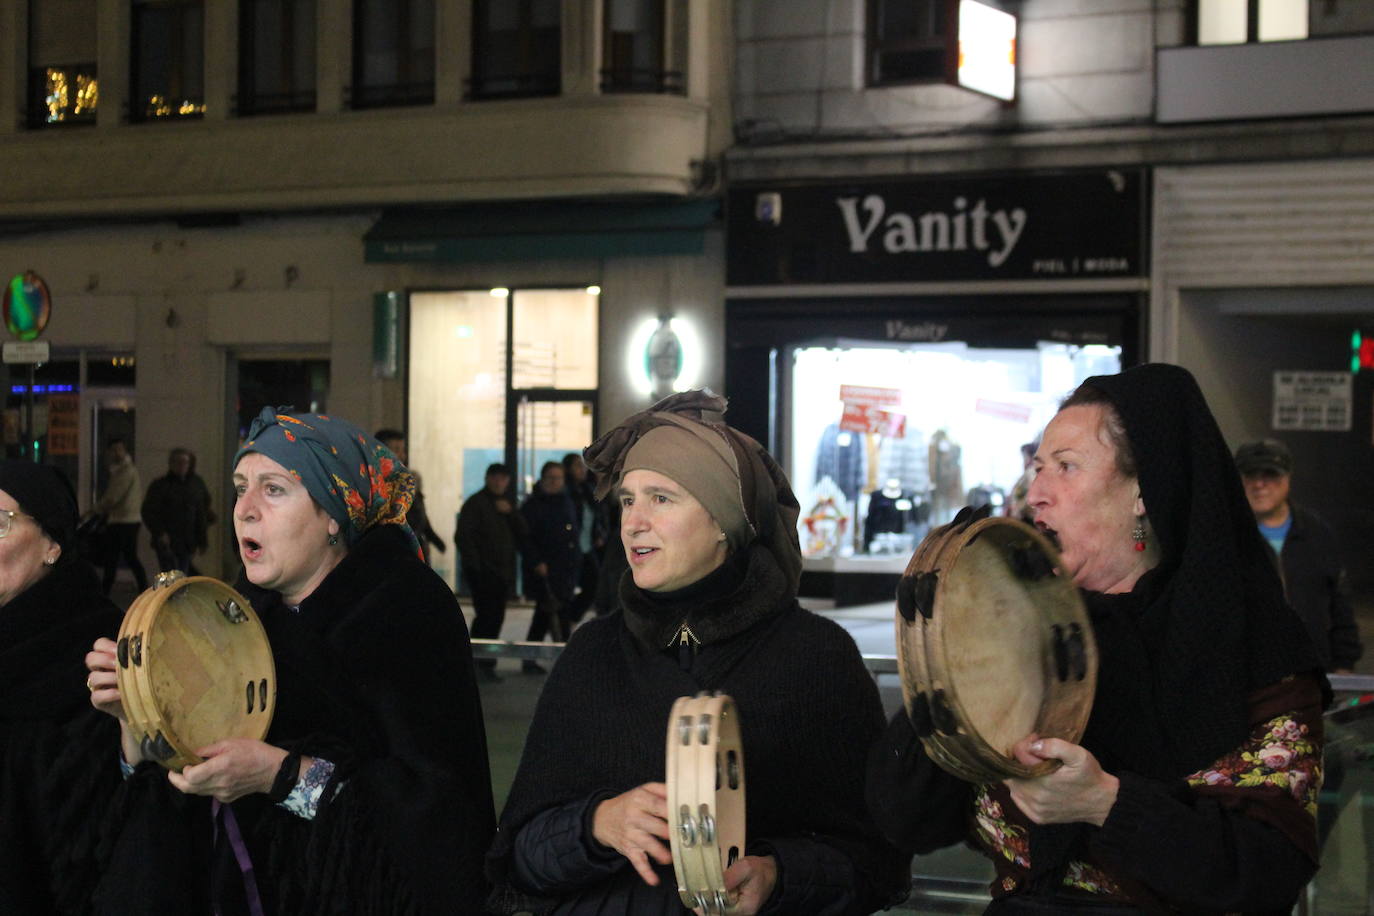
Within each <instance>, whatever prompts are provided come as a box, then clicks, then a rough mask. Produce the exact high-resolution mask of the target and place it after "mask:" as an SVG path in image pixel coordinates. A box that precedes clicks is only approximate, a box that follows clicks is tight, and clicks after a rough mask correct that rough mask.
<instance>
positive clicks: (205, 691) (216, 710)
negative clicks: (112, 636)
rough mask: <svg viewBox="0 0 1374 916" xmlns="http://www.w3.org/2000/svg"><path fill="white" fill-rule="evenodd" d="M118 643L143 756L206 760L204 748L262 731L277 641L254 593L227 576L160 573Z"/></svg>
mask: <svg viewBox="0 0 1374 916" xmlns="http://www.w3.org/2000/svg"><path fill="white" fill-rule="evenodd" d="M116 646H117V651H116V659H117V664H116V667H115V676H116V680H117V684H118V687H119V696H120V701H121V702H122V704H123V706H124V717H125V719H126V720H127V721H128V723H129V727H130V728H131V729H132V730H133V732H134V736H135V737H136V738H137V739H138V742H139V745H140V747H141V748H142V751H143V755H144V756H145V757H146V758H148V759H151V760H156V761H157V762H158V763H160V764H162V765H163V766H164V767H166V768H167V769H169V770H180V769H182V768H183V767H187V766H190V765H192V764H196V763H200V762H201V758H200V757H198V756H196V753H195V749H196V748H198V747H204V746H205V745H207V744H213V743H214V742H216V741H222V740H224V739H226V738H253V739H256V740H259V741H260V740H262V739H263V738H264V737H266V735H267V728H268V726H269V725H271V723H272V713H273V711H274V710H275V709H276V697H277V676H276V669H275V667H274V666H273V662H272V647H271V645H270V644H269V643H268V641H267V632H266V631H265V630H264V629H263V627H262V622H261V621H260V620H258V617H257V614H255V613H254V612H253V608H252V606H251V605H249V603H248V599H246V598H244V597H243V596H242V595H240V594H239V593H238V592H236V591H234V589H232V588H230V587H229V586H228V585H225V584H224V583H223V582H220V581H219V580H218V579H212V578H209V577H208V576H190V577H188V576H186V575H184V574H183V573H180V572H164V573H159V574H158V576H157V579H156V582H155V584H154V585H153V587H152V588H150V589H148V590H147V591H145V592H143V594H141V595H139V596H138V597H137V598H135V599H134V602H133V604H131V605H129V609H128V611H126V612H125V614H124V621H123V623H122V624H121V625H120V628H119V639H118V642H117V643H116Z"/></svg>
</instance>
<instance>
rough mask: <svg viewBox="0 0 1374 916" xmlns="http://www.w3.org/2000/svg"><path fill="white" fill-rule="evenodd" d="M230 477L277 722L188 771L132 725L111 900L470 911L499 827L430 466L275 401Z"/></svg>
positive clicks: (122, 903)
mask: <svg viewBox="0 0 1374 916" xmlns="http://www.w3.org/2000/svg"><path fill="white" fill-rule="evenodd" d="M234 488H235V491H236V492H237V494H238V501H237V503H236V504H235V506H234V530H235V533H236V535H237V537H238V545H239V554H240V556H241V558H242V560H243V565H244V573H243V576H242V577H241V578H240V580H239V582H238V583H237V588H238V589H239V590H240V591H241V592H243V594H244V595H246V596H247V597H248V598H249V599H250V600H251V601H252V603H253V606H254V608H255V610H256V611H257V612H258V614H259V615H260V617H261V618H262V621H263V625H264V626H265V627H266V629H267V633H268V636H269V638H270V640H271V643H272V651H273V655H274V659H275V662H276V669H277V682H278V697H277V707H276V714H275V716H274V718H273V722H272V728H271V730H270V731H269V732H268V735H267V738H266V740H265V741H252V740H247V739H230V740H226V741H221V742H218V743H215V744H212V745H210V746H209V747H207V748H203V749H200V750H199V751H198V753H199V754H200V755H201V756H203V757H205V758H206V759H205V762H203V763H200V764H197V765H195V766H190V767H187V768H185V769H184V770H182V772H180V773H171V774H164V773H163V771H162V770H161V769H160V768H159V767H157V766H156V765H155V764H153V763H150V762H145V761H143V760H142V757H141V753H140V750H139V748H138V746H137V743H136V742H134V741H132V740H131V738H130V735H129V730H128V729H127V728H125V729H123V742H122V743H123V759H124V761H126V763H125V767H126V769H127V770H129V772H130V775H129V777H128V779H127V780H126V782H125V787H124V793H125V795H126V796H127V797H126V798H125V800H124V804H123V811H124V817H125V818H127V826H126V828H125V829H124V830H123V832H122V834H121V836H120V838H119V843H118V846H117V847H116V848H115V850H114V864H113V866H112V867H111V869H110V871H109V873H108V874H107V877H106V880H105V881H104V883H103V885H102V887H101V889H100V891H99V893H98V896H97V900H96V910H97V912H124V911H130V912H132V911H137V912H176V913H191V912H201V913H204V912H210V911H213V912H215V913H217V914H223V916H228V914H240V913H242V914H253V916H258V914H269V913H282V914H287V913H289V914H305V913H340V912H348V913H355V914H362V913H407V914H409V913H454V912H462V911H463V910H464V908H465V907H467V906H469V905H470V903H471V902H472V901H474V900H478V899H481V897H482V895H483V893H484V886H483V878H482V875H481V868H480V865H481V857H482V853H483V851H484V850H485V848H486V846H487V844H488V843H489V841H490V838H491V834H492V831H493V829H494V812H493V808H492V800H491V793H490V778H489V774H488V769H487V757H486V739H485V735H484V732H483V727H482V711H481V706H480V702H479V698H478V694H477V688H476V683H475V680H474V677H473V667H472V657H471V648H470V646H469V643H468V634H467V630H466V627H465V625H464V621H463V615H462V613H461V612H460V611H459V608H458V605H457V602H456V601H455V600H454V597H453V594H452V592H451V591H450V590H449V589H448V587H447V586H446V585H445V584H444V582H443V581H442V580H441V579H440V578H439V577H438V576H437V575H435V574H434V573H433V572H432V571H431V570H430V569H429V567H427V566H426V565H425V564H424V562H423V561H422V560H421V559H420V554H419V550H418V546H417V544H416V541H415V536H414V535H413V534H412V533H411V531H410V528H409V527H408V526H407V525H406V521H405V517H406V510H407V509H408V508H409V506H410V502H411V499H412V496H413V494H414V490H415V478H414V476H413V475H412V474H411V473H410V472H409V471H408V470H406V468H405V466H404V465H402V464H401V463H400V462H399V461H398V460H397V459H396V457H395V456H394V455H392V454H391V452H389V451H388V450H387V449H386V448H385V447H383V446H382V445H381V444H379V443H378V442H376V441H375V440H373V439H371V438H370V437H368V436H366V435H364V434H363V433H362V432H360V431H359V430H358V429H357V428H356V427H354V426H352V425H350V424H348V423H345V422H342V421H339V420H333V419H330V418H328V417H324V416H318V415H306V414H287V413H284V412H279V411H274V410H271V409H266V410H264V411H263V412H262V414H261V415H260V416H259V417H258V418H257V419H256V420H255V421H254V423H253V425H252V427H251V428H250V430H249V435H248V440H247V441H246V442H245V443H244V445H243V448H242V449H240V450H239V453H238V455H236V456H235V461H234ZM113 650H114V645H113V643H111V642H110V641H109V640H101V641H100V642H98V643H97V644H96V648H95V651H94V652H92V653H91V656H90V658H89V659H88V664H89V666H90V667H91V670H92V674H91V683H92V690H93V693H92V702H93V703H94V704H95V705H96V706H97V707H98V708H101V709H104V710H105V711H107V712H109V713H110V714H112V715H115V716H117V717H119V718H120V719H121V722H122V710H121V707H120V704H119V692H118V689H117V688H116V686H115V675H114V660H113ZM130 764H133V766H132V767H130Z"/></svg>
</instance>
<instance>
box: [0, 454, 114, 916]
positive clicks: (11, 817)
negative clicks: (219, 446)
mask: <svg viewBox="0 0 1374 916" xmlns="http://www.w3.org/2000/svg"><path fill="white" fill-rule="evenodd" d="M76 519H77V510H76V498H75V497H74V495H73V494H72V489H71V485H70V484H69V483H68V482H67V480H66V478H65V477H63V476H62V475H61V473H59V472H58V471H56V470H55V469H53V468H50V467H44V466H41V465H37V464H34V463H33V462H31V461H13V460H11V461H0V913H6V914H24V916H27V914H49V913H84V912H86V907H87V905H88V902H89V897H90V893H91V888H92V887H93V886H94V882H95V880H96V877H97V875H98V872H97V858H98V848H99V845H100V836H99V831H100V829H101V826H102V824H103V822H104V819H103V813H104V812H105V810H106V808H107V806H108V803H109V799H110V798H112V797H113V796H114V794H115V792H116V791H117V789H118V788H119V771H118V770H117V769H115V768H114V767H113V765H112V759H111V757H110V750H109V749H110V748H111V747H113V746H114V741H115V740H116V735H117V729H116V728H115V726H114V723H113V722H111V721H110V720H109V719H107V718H106V717H105V716H102V715H100V714H99V713H97V712H96V711H95V710H93V709H91V707H90V703H89V702H88V701H87V696H88V692H87V688H86V687H85V686H82V683H81V678H82V677H83V676H84V675H85V668H84V666H83V665H82V658H83V657H84V656H85V653H86V649H87V647H89V646H90V644H91V642H92V640H94V639H95V638H96V637H97V636H99V635H100V634H102V633H107V632H110V631H111V630H112V629H114V628H118V626H119V617H120V614H119V609H118V608H117V607H115V606H114V604H112V603H111V602H110V600H109V599H108V598H106V597H105V596H104V594H103V593H102V592H101V589H100V582H99V580H98V579H97V577H96V573H95V570H94V569H93V568H92V567H91V565H90V564H89V563H87V562H86V561H85V559H83V558H82V557H81V556H79V551H78V550H77V547H76Z"/></svg>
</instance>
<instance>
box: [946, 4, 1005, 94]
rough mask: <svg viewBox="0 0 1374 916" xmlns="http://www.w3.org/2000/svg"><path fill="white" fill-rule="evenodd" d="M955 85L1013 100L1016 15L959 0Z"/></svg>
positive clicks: (986, 5) (985, 5)
mask: <svg viewBox="0 0 1374 916" xmlns="http://www.w3.org/2000/svg"><path fill="white" fill-rule="evenodd" d="M958 41H959V59H958V62H957V64H956V68H955V70H956V77H955V81H954V82H955V85H957V86H960V87H962V88H964V89H970V90H972V91H974V92H981V93H983V94H984V95H990V96H992V97H993V98H997V99H1001V100H1002V101H1004V102H1010V101H1011V100H1012V99H1014V98H1016V17H1015V16H1013V15H1012V14H1011V13H1004V12H1002V11H1001V10H999V9H995V8H993V7H991V6H989V5H988V4H986V3H980V2H979V0H960V2H959V36H958Z"/></svg>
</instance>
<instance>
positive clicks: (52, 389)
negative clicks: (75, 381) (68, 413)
mask: <svg viewBox="0 0 1374 916" xmlns="http://www.w3.org/2000/svg"><path fill="white" fill-rule="evenodd" d="M76 390H77V388H76V386H75V385H34V386H33V393H34V394H68V393H70V392H73V391H76ZM28 393H29V386H28V385H11V386H10V394H28Z"/></svg>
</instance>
